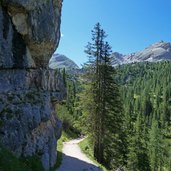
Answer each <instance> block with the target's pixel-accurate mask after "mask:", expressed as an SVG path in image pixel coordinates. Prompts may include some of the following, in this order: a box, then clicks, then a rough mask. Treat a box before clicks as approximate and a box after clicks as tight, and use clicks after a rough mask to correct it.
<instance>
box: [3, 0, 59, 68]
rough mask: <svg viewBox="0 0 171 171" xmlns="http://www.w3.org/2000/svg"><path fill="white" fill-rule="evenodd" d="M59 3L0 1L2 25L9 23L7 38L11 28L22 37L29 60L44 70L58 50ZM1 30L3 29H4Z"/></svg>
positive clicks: (57, 0) (57, 1) (37, 0)
mask: <svg viewBox="0 0 171 171" xmlns="http://www.w3.org/2000/svg"><path fill="white" fill-rule="evenodd" d="M61 1H62V0H36V1H35V0H2V6H3V9H2V11H4V12H2V13H3V14H2V18H4V17H5V18H4V20H3V21H4V24H5V25H8V23H10V22H11V21H12V25H11V24H9V27H6V28H5V32H6V35H8V33H9V34H10V33H11V32H10V29H11V27H12V30H15V31H16V32H17V33H18V34H19V35H20V36H21V37H22V40H23V41H24V42H25V45H26V46H27V51H28V49H29V51H30V53H31V57H32V58H33V60H34V61H35V63H36V65H38V66H47V63H48V61H49V58H50V57H51V55H52V54H53V52H54V50H55V49H56V47H57V46H58V43H59V39H60V23H61V6H62V2H61ZM9 20H10V21H9ZM3 21H2V22H3ZM1 26H2V27H4V25H1ZM13 34H15V32H14V33H13ZM8 36H9V35H8ZM14 36H17V35H14ZM17 37H18V36H17ZM15 40H16V39H15ZM16 41H17V40H16ZM18 41H19V40H18ZM22 49H23V48H22ZM23 51H24V50H23ZM25 51H26V50H25Z"/></svg>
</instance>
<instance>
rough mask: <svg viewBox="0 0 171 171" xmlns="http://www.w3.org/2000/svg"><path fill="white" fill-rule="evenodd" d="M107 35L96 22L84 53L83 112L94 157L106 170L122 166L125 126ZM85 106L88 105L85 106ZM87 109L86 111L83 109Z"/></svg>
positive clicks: (124, 147)
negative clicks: (85, 61)
mask: <svg viewBox="0 0 171 171" xmlns="http://www.w3.org/2000/svg"><path fill="white" fill-rule="evenodd" d="M105 38H106V34H105V32H104V30H103V29H101V26H100V24H99V23H97V24H96V26H95V27H94V30H93V31H92V43H88V45H87V47H86V51H85V52H86V53H87V54H88V56H89V61H88V62H87V63H86V65H85V66H84V69H85V71H86V74H85V76H84V79H83V80H86V82H87V86H86V88H85V92H86V94H85V93H84V94H85V96H86V99H87V100H86V99H85V96H84V97H83V98H82V100H84V105H83V113H86V116H87V121H88V123H89V124H88V125H89V130H90V131H91V133H90V136H91V139H92V142H93V146H94V157H95V158H96V160H97V161H98V162H100V163H103V164H105V165H106V166H108V167H109V168H113V169H116V168H118V167H121V166H122V165H123V164H124V159H125V152H126V151H125V149H126V143H125V139H126V136H125V132H124V131H125V127H124V115H123V107H122V102H121V98H120V94H119V88H118V85H117V84H116V81H115V75H116V71H115V69H114V67H113V66H112V64H111V59H110V56H111V47H110V46H109V44H108V43H107V42H105V41H104V40H105ZM85 104H88V106H87V105H85ZM85 106H87V108H85Z"/></svg>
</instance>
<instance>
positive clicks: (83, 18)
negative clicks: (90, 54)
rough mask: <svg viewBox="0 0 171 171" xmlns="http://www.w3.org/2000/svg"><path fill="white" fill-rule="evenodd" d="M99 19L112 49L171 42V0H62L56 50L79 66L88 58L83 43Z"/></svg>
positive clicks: (125, 51)
mask: <svg viewBox="0 0 171 171" xmlns="http://www.w3.org/2000/svg"><path fill="white" fill-rule="evenodd" d="M97 22H100V23H101V25H102V27H103V29H104V30H105V31H106V33H107V34H108V38H107V41H108V42H109V44H110V45H111V46H112V50H113V51H114V52H115V51H117V52H120V53H123V54H128V53H131V52H136V51H139V50H142V49H144V48H145V47H147V46H148V45H150V44H152V43H155V42H157V41H161V40H163V41H166V42H171V0H64V2H63V9H62V23H61V33H62V34H63V36H62V38H61V40H60V44H59V47H58V49H57V51H56V52H57V53H61V54H64V55H66V56H67V57H69V58H70V59H72V60H74V61H75V62H76V63H77V64H78V65H80V64H83V63H84V62H86V61H87V56H86V54H85V53H84V49H85V46H86V45H87V42H88V41H91V30H92V28H93V27H94V25H95V24H96V23H97Z"/></svg>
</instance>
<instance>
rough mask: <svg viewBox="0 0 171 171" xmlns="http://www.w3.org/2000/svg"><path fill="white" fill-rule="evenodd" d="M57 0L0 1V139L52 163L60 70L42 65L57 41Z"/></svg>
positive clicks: (62, 91) (58, 125) (60, 96)
mask: <svg viewBox="0 0 171 171" xmlns="http://www.w3.org/2000/svg"><path fill="white" fill-rule="evenodd" d="M61 7H62V0H2V1H1V2H0V143H1V144H3V145H4V146H5V147H6V148H8V149H9V150H10V151H12V152H13V153H14V154H15V155H17V156H20V157H28V156H34V155H36V156H38V157H39V159H40V160H41V161H42V165H43V167H44V168H45V170H49V169H50V167H52V166H53V165H54V164H55V162H56V157H57V154H56V145H57V144H56V142H57V139H58V138H59V137H60V134H61V121H60V120H59V119H58V118H57V117H56V113H55V108H54V106H55V103H57V102H59V101H61V100H62V99H63V98H64V97H65V94H66V90H65V86H64V82H63V78H62V76H61V74H60V73H59V72H58V73H57V72H56V71H53V70H49V69H47V68H48V67H47V65H48V61H49V59H50V57H51V55H52V54H53V52H54V50H55V49H56V47H57V46H58V43H59V40H60V36H59V35H60V22H61V21H60V17H61Z"/></svg>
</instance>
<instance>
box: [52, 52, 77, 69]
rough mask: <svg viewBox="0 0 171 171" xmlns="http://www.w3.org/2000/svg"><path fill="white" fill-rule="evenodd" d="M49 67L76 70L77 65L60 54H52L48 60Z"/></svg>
mask: <svg viewBox="0 0 171 171" xmlns="http://www.w3.org/2000/svg"><path fill="white" fill-rule="evenodd" d="M49 67H50V68H51V69H57V68H65V69H66V70H76V69H79V67H78V65H77V64H76V63H75V62H74V61H72V60H71V59H69V58H68V57H66V56H65V55H62V54H53V56H52V58H51V59H50V61H49Z"/></svg>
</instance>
